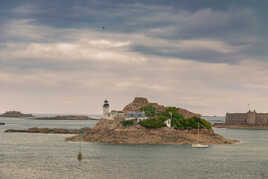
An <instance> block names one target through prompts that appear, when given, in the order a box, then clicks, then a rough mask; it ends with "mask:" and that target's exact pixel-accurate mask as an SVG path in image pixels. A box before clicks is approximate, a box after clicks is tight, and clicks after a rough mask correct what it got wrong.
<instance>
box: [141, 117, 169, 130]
mask: <svg viewBox="0 0 268 179" xmlns="http://www.w3.org/2000/svg"><path fill="white" fill-rule="evenodd" d="M139 124H140V125H141V126H143V127H146V128H161V127H165V126H166V125H165V123H164V122H163V121H161V120H157V119H154V118H151V119H148V120H143V121H141V122H140V123H139Z"/></svg>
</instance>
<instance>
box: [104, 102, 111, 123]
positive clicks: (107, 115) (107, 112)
mask: <svg viewBox="0 0 268 179" xmlns="http://www.w3.org/2000/svg"><path fill="white" fill-rule="evenodd" d="M103 118H104V119H109V118H110V105H109V102H108V100H105V101H104V104H103Z"/></svg>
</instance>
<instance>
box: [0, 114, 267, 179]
mask: <svg viewBox="0 0 268 179" xmlns="http://www.w3.org/2000/svg"><path fill="white" fill-rule="evenodd" d="M208 120H211V121H212V122H213V121H220V120H223V118H220V117H216V118H215V117H214V118H208ZM0 122H6V123H7V125H5V126H0V179H14V178H15V179H17V178H19V179H21V178H27V179H32V178H42V179H43V178H45V179H46V178H49V179H54V178H61V179H62V178H92V179H98V178H100V179H110V178H112V179H113V178H115V179H128V178H133V179H151V178H153V179H158V178H159V179H176V178H182V179H187V178H190V179H192V178H194V179H195V178H198V179H199V178H200V179H207V178H211V179H217V178H228V179H233V178H234V179H247V178H248V179H252V178H254V179H259V178H260V179H262V178H268V130H245V129H214V130H215V132H217V133H219V134H221V135H223V136H224V137H227V138H233V139H238V140H240V141H241V143H240V144H235V145H210V146H209V148H206V149H196V148H195V149H193V148H191V145H111V144H94V143H82V154H83V160H82V162H81V163H79V162H78V161H77V154H78V152H79V145H80V143H79V142H78V143H77V142H66V141H65V138H66V137H68V136H71V135H59V134H27V133H4V130H6V129H10V128H12V129H26V128H30V127H49V128H82V127H93V126H94V125H95V124H96V121H52V120H51V121H36V120H31V119H12V118H0Z"/></svg>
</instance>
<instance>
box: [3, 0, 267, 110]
mask: <svg viewBox="0 0 268 179" xmlns="http://www.w3.org/2000/svg"><path fill="white" fill-rule="evenodd" d="M115 2H116V3H115ZM152 3H153V2H151V3H149V2H147V3H143V2H138V3H134V4H133V3H130V2H129V1H127V2H119V1H113V2H110V1H109V2H100V1H88V2H86V3H85V4H81V3H78V2H74V1H67V0H66V1H65V3H64V4H62V3H61V2H60V1H57V2H55V1H53V2H52V1H51V2H46V3H45V4H42V2H39V4H34V3H32V4H31V5H27V4H24V3H22V4H19V5H18V6H17V7H13V8H11V9H10V12H9V14H6V15H10V16H9V18H8V19H7V20H5V21H1V18H0V25H1V27H2V28H1V29H0V32H1V33H0V84H1V85H0V90H1V93H0V98H1V102H0V106H2V107H1V108H0V110H1V111H3V110H7V109H19V110H23V111H25V112H49V113H51V112H52V113H53V112H56V113H66V112H69V113H101V106H102V102H103V101H102V100H103V99H105V98H108V99H110V100H111V102H112V106H113V108H114V109H121V108H122V107H123V106H124V105H125V104H127V103H128V102H129V101H130V100H132V98H133V97H134V96H146V97H148V98H149V99H150V100H151V101H155V102H159V103H163V104H166V105H175V106H181V107H185V108H188V109H190V110H192V111H194V112H198V113H203V114H212V113H214V114H224V113H225V112H226V111H228V112H233V111H241V112H244V111H246V110H247V104H248V103H250V104H252V105H254V106H255V107H256V109H257V111H260V112H261V111H265V110H266V109H267V107H268V106H267V105H266V102H265V98H266V97H267V94H266V93H267V92H266V91H267V87H268V86H267V85H266V84H265V82H266V81H267V80H268V78H267V76H268V74H267V70H266V69H267V62H266V53H265V52H263V53H258V55H256V54H257V47H259V46H261V44H262V46H265V45H266V43H265V40H264V37H263V38H262V36H259V34H257V33H256V32H257V31H256V29H258V28H256V27H258V26H259V22H258V20H257V19H256V18H257V17H258V14H257V13H256V12H257V9H252V8H250V7H249V6H238V5H236V6H234V7H231V5H228V3H227V4H226V3H224V6H220V5H219V4H217V3H213V5H210V6H209V5H201V6H199V7H197V5H196V4H197V3H196V2H195V3H193V2H191V3H189V2H186V1H181V2H180V3H174V2H173V3H172V2H169V3H167V2H165V3H164V2H162V1H157V3H154V4H152ZM173 5H174V6H173ZM59 6H61V7H62V8H60V9H59V8H58V7H59ZM41 7H42V9H41ZM102 26H105V28H104V29H102V28H101V27H102ZM260 49H262V48H260ZM253 52H254V53H253ZM260 54H261V55H260ZM40 101H41V102H40ZM234 101H235V103H234Z"/></svg>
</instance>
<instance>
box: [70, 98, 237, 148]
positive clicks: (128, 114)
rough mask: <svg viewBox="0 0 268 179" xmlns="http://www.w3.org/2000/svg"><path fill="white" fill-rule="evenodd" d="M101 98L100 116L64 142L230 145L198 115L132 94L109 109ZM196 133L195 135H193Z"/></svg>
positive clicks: (235, 141)
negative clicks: (118, 106)
mask: <svg viewBox="0 0 268 179" xmlns="http://www.w3.org/2000/svg"><path fill="white" fill-rule="evenodd" d="M109 107H110V104H109V102H108V100H105V101H104V105H103V117H102V119H100V120H99V121H98V123H97V124H96V126H95V127H94V128H92V129H88V130H86V131H84V132H83V135H82V137H81V136H80V135H77V136H73V137H69V138H67V139H66V140H67V141H79V140H83V141H87V142H99V143H113V144H195V143H204V144H233V143H237V142H238V141H237V140H231V139H225V138H224V137H222V136H220V135H218V134H216V133H214V131H213V129H212V127H211V124H210V123H209V122H208V121H206V120H204V119H201V118H200V117H201V115H200V114H196V113H193V112H190V111H188V110H185V109H182V108H177V107H166V106H164V105H159V104H157V103H150V102H149V101H148V100H147V99H146V98H143V97H136V98H135V99H134V100H133V102H131V103H130V104H128V105H126V106H125V107H124V108H123V110H122V111H111V112H110V109H109ZM198 133H199V135H197V134H198Z"/></svg>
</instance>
